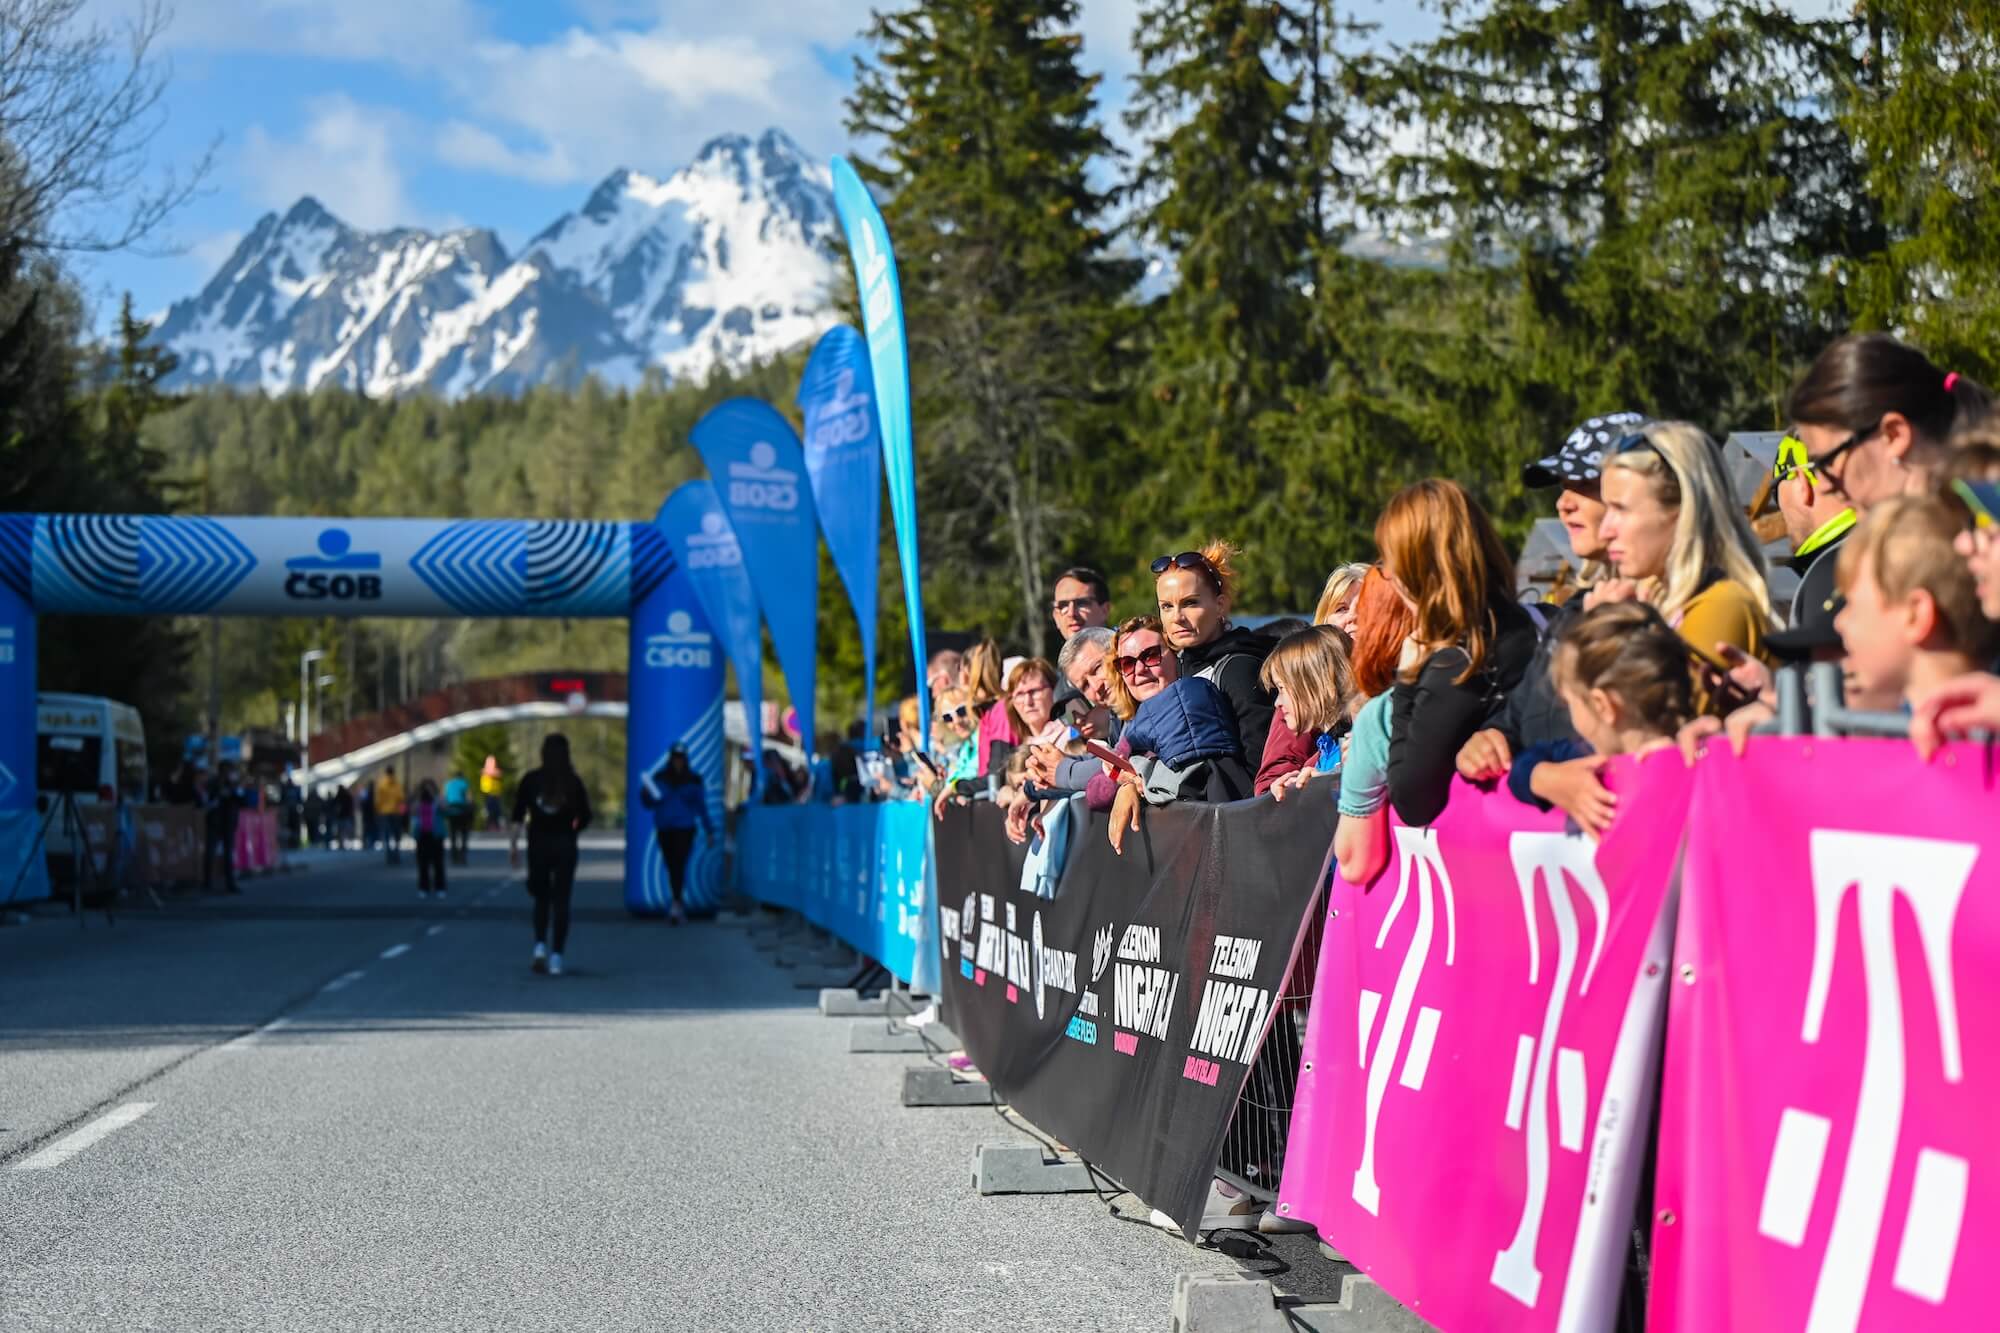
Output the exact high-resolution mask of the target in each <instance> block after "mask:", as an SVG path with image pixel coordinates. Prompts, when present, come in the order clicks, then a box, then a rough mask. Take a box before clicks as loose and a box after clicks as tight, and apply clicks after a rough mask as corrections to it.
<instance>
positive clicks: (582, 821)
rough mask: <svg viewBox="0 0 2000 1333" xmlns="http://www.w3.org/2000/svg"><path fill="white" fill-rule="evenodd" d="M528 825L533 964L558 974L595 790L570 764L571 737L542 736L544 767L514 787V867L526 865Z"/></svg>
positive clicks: (510, 838)
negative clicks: (580, 843) (579, 847)
mask: <svg viewBox="0 0 2000 1333" xmlns="http://www.w3.org/2000/svg"><path fill="white" fill-rule="evenodd" d="M523 825H526V826H527V829H528V892H529V893H530V894H532V895H533V896H534V899H535V953H534V957H533V960H532V962H531V964H530V966H532V967H533V968H534V970H535V971H537V972H546V973H548V974H549V975H550V976H552V977H559V976H561V975H562V970H563V961H562V956H563V945H565V944H567V943H568V942H569V897H570V891H571V890H572V889H573V888H574V887H575V886H576V838H577V835H578V834H579V833H581V832H583V830H584V829H585V828H587V827H589V825H590V794H589V793H588V792H586V791H585V790H584V787H583V779H582V778H580V777H578V776H577V775H576V769H575V768H574V767H573V766H572V765H571V764H570V760H569V738H568V737H566V736H564V735H563V734H562V733H561V732H554V731H552V732H550V733H549V734H548V735H547V736H546V737H544V738H543V740H542V766H541V767H540V768H538V769H535V770H534V771H533V772H531V773H529V774H528V775H527V776H525V777H523V778H522V779H521V785H520V786H519V787H517V788H515V791H514V822H513V824H512V825H511V826H510V827H509V828H508V831H507V862H508V864H509V865H512V866H515V867H519V866H520V864H521V846H520V841H521V828H522V826H523ZM552 928H553V930H554V932H555V935H554V939H553V940H551V938H550V934H549V932H550V930H551V929H552ZM551 944H553V946H554V947H553V948H551Z"/></svg>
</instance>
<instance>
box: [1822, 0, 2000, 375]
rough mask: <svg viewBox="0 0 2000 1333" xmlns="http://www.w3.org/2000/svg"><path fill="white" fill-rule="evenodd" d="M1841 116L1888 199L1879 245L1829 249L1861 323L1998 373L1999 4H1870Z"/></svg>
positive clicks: (1880, 196)
mask: <svg viewBox="0 0 2000 1333" xmlns="http://www.w3.org/2000/svg"><path fill="white" fill-rule="evenodd" d="M1856 12H1857V15H1858V16H1859V18H1860V20H1861V24H1860V33H1859V38H1858V40H1859V43H1860V48H1861V56H1862V60H1863V62H1864V64H1863V68H1862V70H1861V71H1860V72H1859V74H1858V75H1857V76H1856V77H1854V78H1852V79H1851V80H1849V81H1848V82H1847V84H1846V86H1845V88H1844V89H1842V90H1841V91H1842V92H1843V94H1844V95H1843V96H1842V97H1841V101H1840V107H1841V123H1842V124H1843V125H1844V126H1845V127H1846V129H1847V130H1848V132H1849V133H1850V134H1851V135H1852V136H1853V138H1854V142H1855V145H1856V147H1857V149H1858V151H1859V152H1860V154H1861V157H1862V160H1863V161H1864V162H1865V164H1866V171H1867V188H1868V194H1869V196H1870V197H1871V198H1872V199H1873V200H1875V201H1876V202H1877V204H1878V205H1879V207H1880V208H1881V210H1882V212H1883V215H1884V220H1885V228H1884V234H1883V236H1882V237H1881V244H1880V245H1879V246H1878V247H1876V248H1874V249H1872V250H1870V251H1866V252H1857V251H1855V250H1846V251H1839V250H1836V251H1833V252H1831V253H1832V254H1833V255H1835V256H1837V257H1840V258H1839V259H1838V260H1837V264H1836V270H1837V273H1838V275H1839V277H1840V278H1841V279H1842V280H1843V281H1844V282H1846V283H1847V284H1849V285H1851V286H1852V288H1853V289H1854V290H1855V291H1856V292H1857V293H1858V296H1857V299H1856V306H1857V311H1856V313H1857V322H1858V323H1860V324H1862V325H1863V326H1864V327H1873V328H1890V329H1896V330H1898V331H1902V332H1906V333H1907V334H1908V335H1909V336H1910V337H1912V338H1914V339H1915V340H1916V341H1917V342H1918V343H1920V344H1921V345H1923V346H1924V348H1925V349H1926V350H1927V351H1929V352H1930V353H1931V355H1932V357H1933V358H1935V359H1937V360H1939V361H1940V362H1942V363H1943V364H1945V365H1948V366H1950V367H1952V368H1954V369H1956V370H1959V371H1961V372H1962V373H1966V374H1971V375H1976V376H1978V377H1980V378H1982V379H1987V380H1989V381H1990V380H1991V379H1992V378H1993V377H1994V376H1996V375H2000V252H1996V250H1995V248H1994V237H1996V236H2000V161H1996V159H1995V156H1994V145H1996V144H2000V10H1996V9H1995V8H1994V7H1993V6H1991V5H1969V4H1964V3H1962V2H1961V0H1867V3H1864V4H1862V5H1860V6H1858V7H1857V11H1856Z"/></svg>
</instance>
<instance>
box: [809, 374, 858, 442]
mask: <svg viewBox="0 0 2000 1333" xmlns="http://www.w3.org/2000/svg"><path fill="white" fill-rule="evenodd" d="M872 401H873V400H872V399H871V398H870V397H869V395H867V394H865V393H856V392H855V391H854V372H853V371H852V370H843V371H841V372H840V373H839V375H838V376H836V377H835V379H834V382H833V396H832V397H831V398H828V399H827V400H826V401H825V402H823V403H821V404H819V405H818V406H817V407H816V408H814V409H813V411H812V412H811V413H810V414H809V415H808V418H807V420H808V425H807V427H806V429H807V431H808V432H809V433H810V434H811V435H812V437H813V444H814V446H815V447H817V448H822V449H838V448H840V447H841V446H843V445H849V444H860V443H862V442H863V441H865V440H867V439H868V437H869V436H871V435H873V434H874V433H875V418H874V416H873V414H872V413H871V412H870V410H869V404H870V403H871V402H872Z"/></svg>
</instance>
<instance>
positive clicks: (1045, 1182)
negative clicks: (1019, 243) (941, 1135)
mask: <svg viewBox="0 0 2000 1333" xmlns="http://www.w3.org/2000/svg"><path fill="white" fill-rule="evenodd" d="M911 1072H913V1073H914V1072H915V1071H914V1070H913V1071H911ZM972 1187H973V1189H974V1190H976V1191H977V1192H979V1193H981V1194H1089V1193H1092V1192H1093V1191H1094V1189H1095V1186H1093V1185H1092V1184H1091V1180H1090V1168H1089V1167H1087V1166H1085V1165H1084V1164H1083V1163H1082V1162H1081V1161H1079V1160H1077V1159H1076V1158H1073V1157H1051V1156H1049V1155H1048V1151H1047V1150H1046V1149H1045V1148H1043V1147H1042V1145H1041V1144H1039V1143H982V1144H980V1145H979V1146H978V1147H977V1148H975V1149H973V1152H972Z"/></svg>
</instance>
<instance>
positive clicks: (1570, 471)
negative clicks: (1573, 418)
mask: <svg viewBox="0 0 2000 1333" xmlns="http://www.w3.org/2000/svg"><path fill="white" fill-rule="evenodd" d="M1646 420H1647V418H1646V417H1644V416H1642V415H1641V414H1639V413H1637V412H1608V413H1606V414H1605V415H1603V416H1601V417H1592V418H1591V419H1590V420H1588V421H1586V422H1584V423H1583V424H1582V425H1581V426H1578V427H1577V428H1576V429H1575V430H1573V431H1571V432H1570V433H1569V438H1568V439H1566V440H1564V441H1563V442H1562V448H1560V449H1558V450H1556V451H1555V452H1554V453H1553V454H1550V455H1549V456H1548V457H1547V458H1543V459H1539V460H1537V461H1535V462H1533V463H1530V464H1528V465H1527V466H1526V467H1524V468H1522V469H1521V484H1522V485H1524V486H1527V487H1529V488H1530V489H1539V488H1541V487H1543V486H1567V485H1569V484H1570V483H1571V482H1580V481H1596V480H1597V478H1598V475H1599V473H1600V472H1601V470H1602V468H1603V465H1604V455H1605V452H1606V451H1607V450H1609V449H1610V448H1611V446H1612V445H1613V444H1616V443H1617V442H1618V440H1619V438H1620V437H1621V436H1625V435H1630V434H1631V433H1632V432H1633V431H1634V430H1636V429H1637V428H1638V427H1640V426H1643V425H1645V424H1646Z"/></svg>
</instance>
